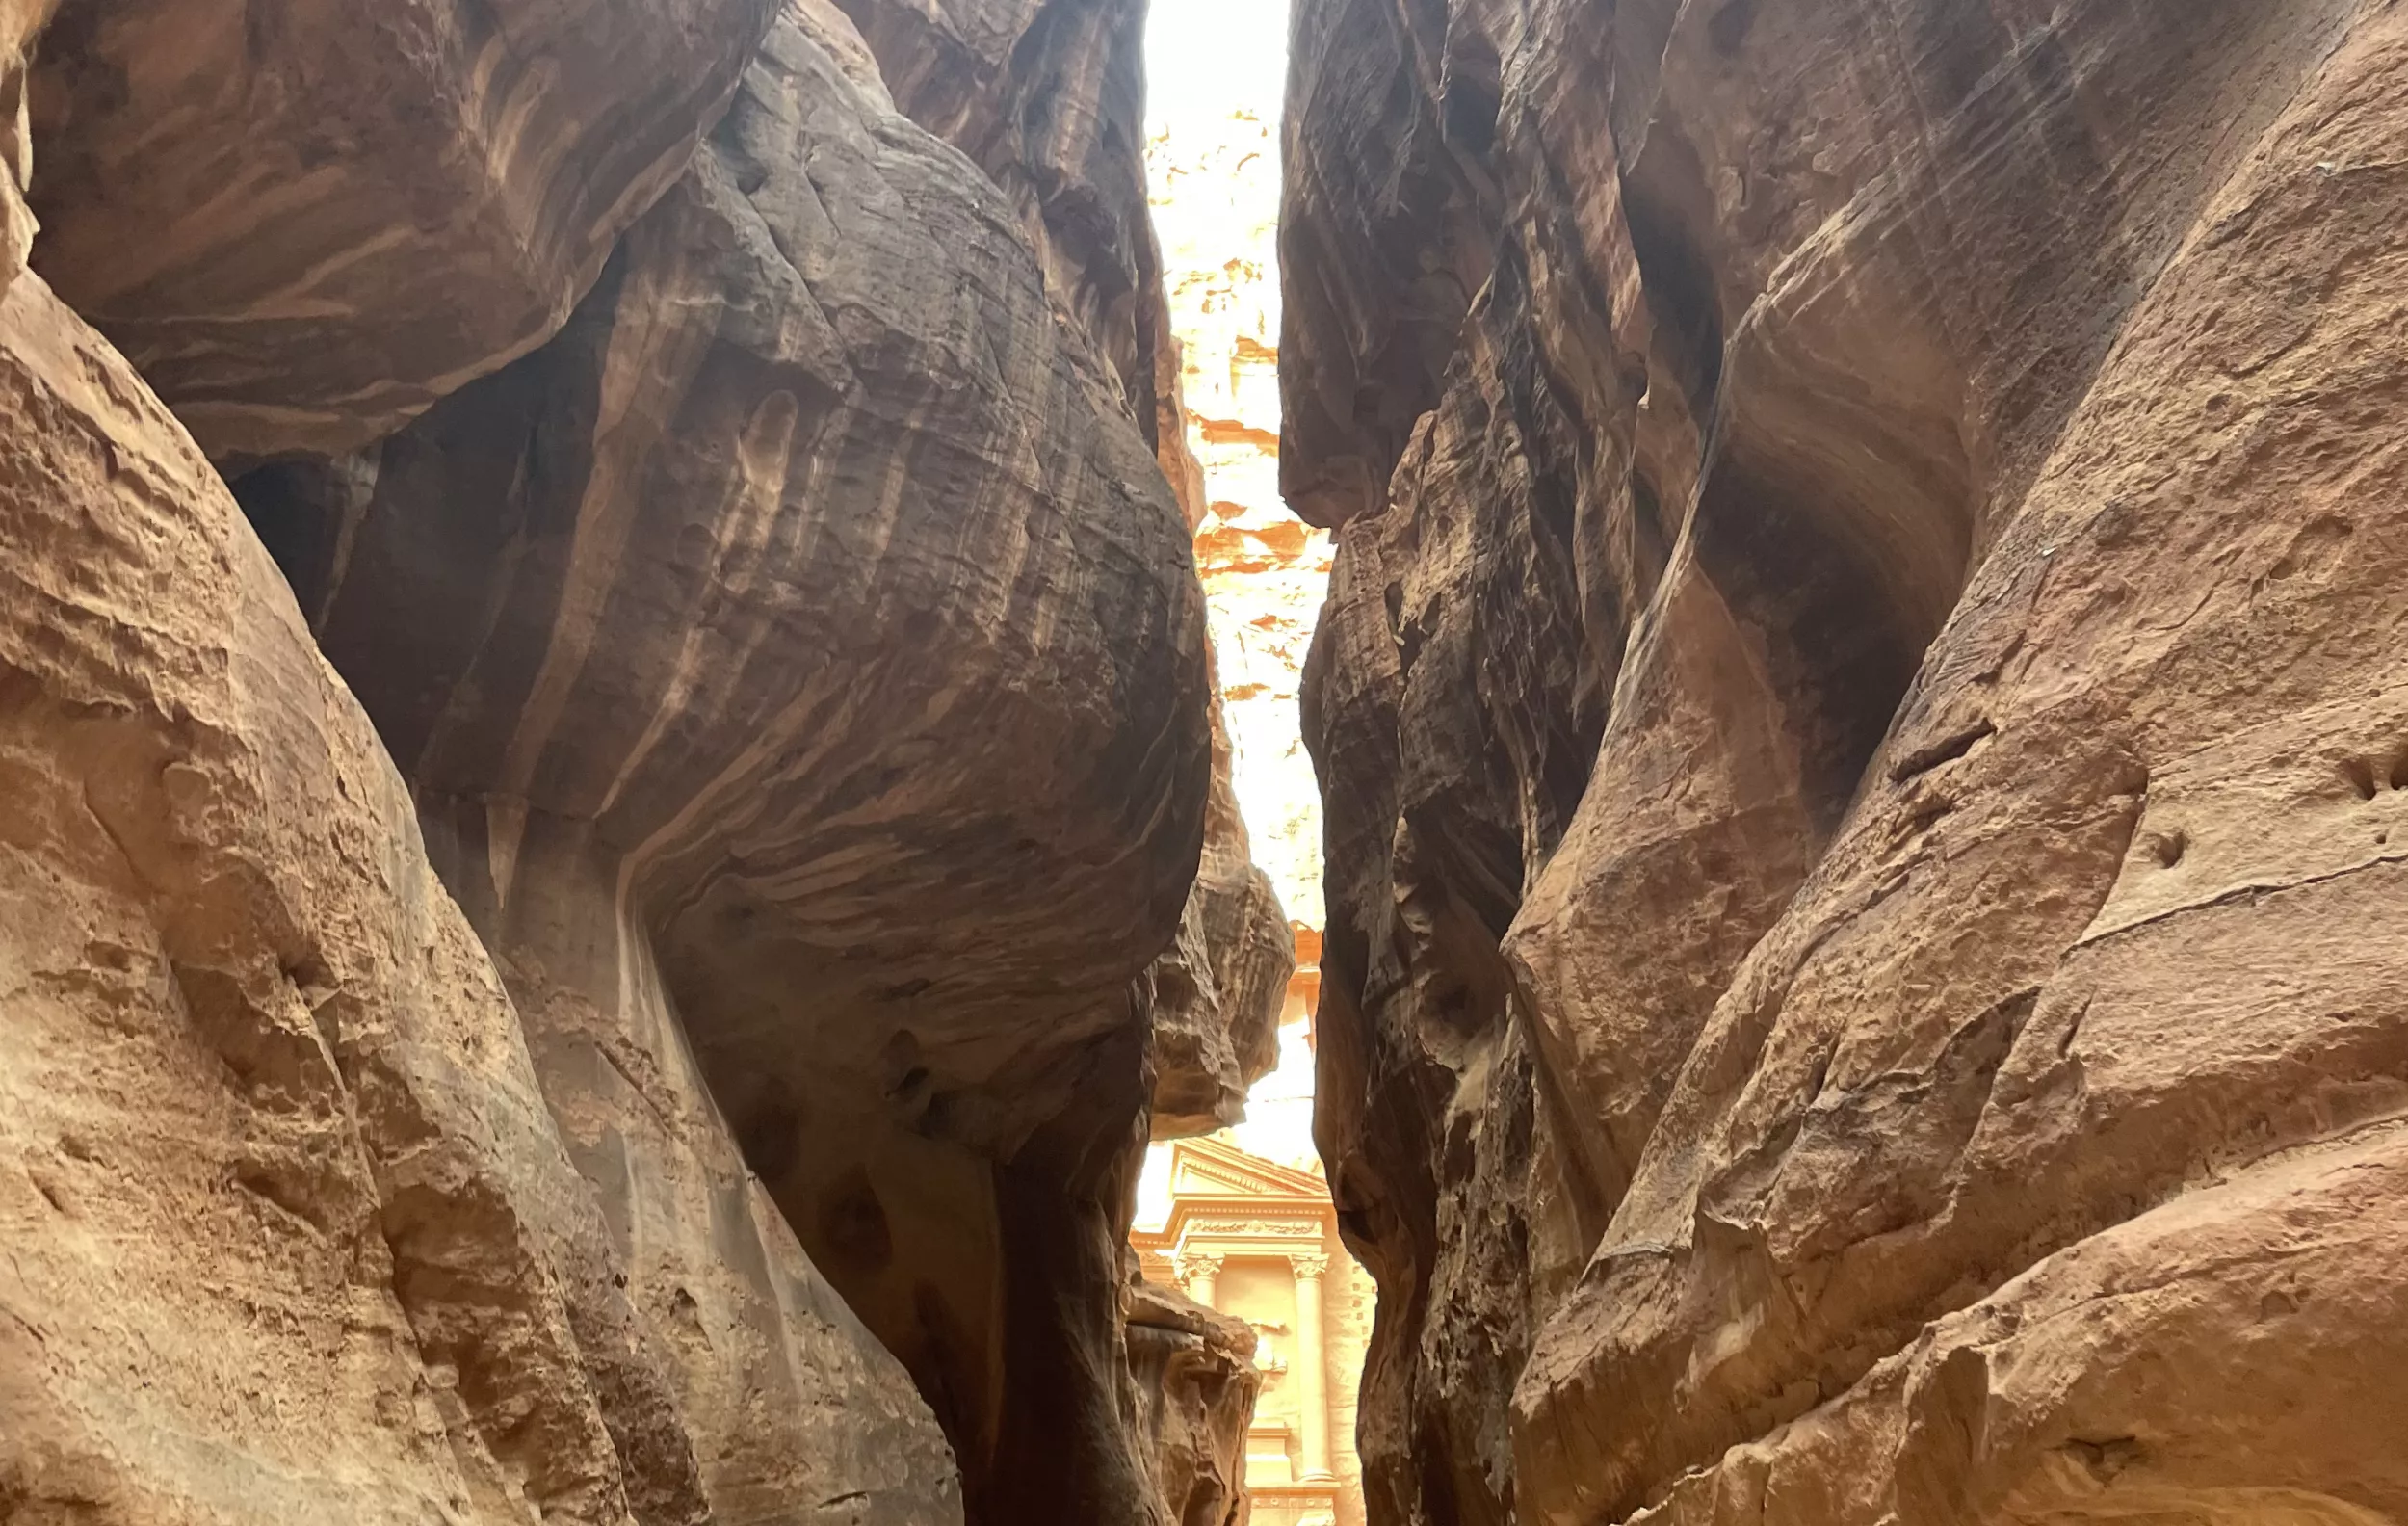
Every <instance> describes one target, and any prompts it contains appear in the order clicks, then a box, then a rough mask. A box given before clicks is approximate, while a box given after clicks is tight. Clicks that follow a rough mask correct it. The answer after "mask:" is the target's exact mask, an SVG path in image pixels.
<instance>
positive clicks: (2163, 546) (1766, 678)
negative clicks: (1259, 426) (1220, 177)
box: [1281, 0, 2408, 1526]
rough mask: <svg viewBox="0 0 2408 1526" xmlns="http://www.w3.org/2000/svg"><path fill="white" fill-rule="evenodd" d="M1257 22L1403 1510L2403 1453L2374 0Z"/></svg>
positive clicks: (1577, 1522)
mask: <svg viewBox="0 0 2408 1526" xmlns="http://www.w3.org/2000/svg"><path fill="white" fill-rule="evenodd" d="M1296 39H1297V46H1296V56H1295V59H1294V71H1293V74H1292V79H1291V96H1290V118H1289V121H1288V125H1287V137H1286V145H1285V146H1286V150H1287V154H1288V159H1289V170H1288V193H1287V202H1286V208H1285V222H1284V224H1283V228H1282V261H1283V267H1284V270H1285V273H1286V280H1287V313H1288V325H1287V330H1286V334H1285V337H1284V341H1283V345H1282V354H1281V365H1282V379H1283V385H1284V389H1285V394H1286V404H1287V415H1286V416H1287V418H1288V421H1289V425H1288V431H1287V434H1286V437H1285V439H1284V441H1283V454H1282V459H1281V468H1282V473H1283V481H1284V482H1285V484H1286V486H1287V488H1288V491H1289V493H1290V497H1291V501H1292V502H1293V503H1294V504H1295V505H1296V508H1297V509H1298V511H1299V512H1300V513H1304V514H1305V515H1306V517H1308V518H1311V519H1314V520H1316V521H1317V522H1323V523H1332V524H1336V525H1337V526H1338V527H1339V552H1338V563H1337V570H1336V576H1335V582H1334V585H1333V591H1332V594H1331V598H1330V603H1329V606H1328V608H1327V610H1326V612H1325V614H1324V620H1323V626H1322V636H1321V638H1320V640H1319V642H1318V644H1317V646H1316V650H1315V654H1314V659H1313V664H1312V670H1311V672H1310V673H1309V675H1308V685H1307V689H1308V692H1307V699H1306V703H1307V730H1308V735H1309V736H1310V737H1311V738H1312V740H1313V742H1314V746H1315V749H1316V756H1317V760H1318V762H1319V765H1320V768H1321V771H1322V780H1323V783H1324V786H1325V788H1326V790H1327V793H1328V798H1329V815H1328V823H1329V825H1328V869H1327V874H1328V887H1329V889H1328V895H1329V926H1328V931H1327V934H1326V943H1325V945H1324V952H1323V961H1322V967H1323V987H1322V988H1323V1005H1322V1027H1321V1034H1322V1046H1321V1051H1320V1052H1321V1058H1322V1112H1321V1119H1320V1130H1321V1135H1322V1148H1323V1151H1324V1153H1325V1155H1326V1157H1327V1158H1328V1160H1329V1161H1330V1163H1331V1167H1332V1180H1333V1186H1334V1189H1335V1192H1336V1196H1337V1199H1338V1202H1339V1205H1340V1208H1341V1211H1342V1215H1343V1222H1344V1223H1345V1224H1346V1225H1347V1227H1348V1235H1349V1239H1350V1242H1351V1243H1352V1244H1353V1245H1354V1246H1355V1247H1356V1249H1357V1250H1358V1252H1359V1253H1360V1254H1361V1255H1362V1256H1363V1258H1364V1259H1365V1261H1366V1264H1367V1265H1369V1266H1371V1267H1372V1268H1373V1270H1374V1273H1375V1274H1376V1275H1377V1276H1378V1277H1379V1279H1380V1283H1381V1297H1382V1305H1383V1306H1382V1311H1381V1318H1380V1323H1379V1328H1378V1332H1377V1335H1376V1337H1375V1340H1374V1352H1373V1355H1372V1357H1371V1362H1370V1367H1369V1370H1368V1371H1367V1375H1366V1387H1365V1395H1364V1401H1363V1404H1364V1408H1363V1449H1364V1453H1365V1460H1366V1468H1367V1478H1368V1481H1369V1487H1370V1489H1371V1492H1372V1496H1373V1513H1374V1519H1377V1520H1386V1521H1390V1522H1408V1521H1410V1522H1448V1523H1453V1522H1463V1521H1491V1522H1503V1521H1505V1520H1508V1519H1512V1520H1520V1521H1524V1522H1546V1523H1550V1526H1595V1523H1602V1522H1610V1521H1627V1520H1639V1519H1646V1520H1677V1521H1683V1522H1691V1521H1694V1522H1706V1521H1715V1522H1720V1521H1739V1520H1750V1521H1752V1520H1757V1519H1762V1518H1766V1517H1767V1516H1768V1515H1769V1516H1776V1517H1778V1518H1780V1519H1784V1520H1793V1521H1809V1522H1825V1521H1828V1522H1864V1523H1867V1526H1871V1523H1873V1522H1879V1521H1886V1520H1912V1521H1918V1522H1927V1521H1966V1522H1973V1521H2006V1520H2033V1519H2039V1518H2043V1517H2047V1518H2052V1519H2071V1518H2094V1517H2097V1518H2103V1517H2107V1516H2121V1517H2126V1518H2131V1517H2137V1516H2148V1517H2150V1518H2163V1519H2175V1518H2180V1519H2225V1518H2241V1517H2244V1516H2250V1517H2255V1516H2260V1515H2264V1516H2266V1517H2269V1518H2270V1517H2273V1516H2278V1515H2279V1516H2283V1517H2286V1518H2301V1519H2333V1520H2341V1519H2349V1520H2376V1519H2395V1518H2402V1517H2403V1516H2408V1475H2403V1474H2402V1473H2401V1471H2400V1469H2399V1465H2398V1462H2397V1460H2396V1449H2395V1448H2394V1447H2392V1446H2390V1445H2389V1444H2388V1443H2387V1442H2386V1441H2384V1440H2383V1439H2382V1437H2383V1436H2384V1435H2386V1434H2389V1432H2390V1431H2391V1430H2394V1429H2396V1427H2397V1425H2398V1424H2399V1423H2400V1420H2401V1416H2402V1414H2403V1412H2408V1411H2404V1410H2403V1405H2408V1399H2403V1396H2402V1392H2401V1390H2400V1388H2399V1385H2398V1383H2397V1381H2396V1380H2395V1378H2394V1377H2391V1376H2389V1374H2390V1373H2391V1371H2392V1369H2393V1367H2394V1366H2395V1364H2396V1362H2397V1359H2398V1353H2397V1350H2396V1347H2397V1337H2396V1331H2397V1329H2399V1328H2400V1326H2401V1320H2400V1317H2399V1316H2400V1313H2401V1311H2402V1309H2403V1306H2408V1278H2403V1276H2401V1274H2400V1272H2399V1270H2398V1267H2397V1255H2396V1248H2395V1247H2394V1246H2393V1245H2392V1244H2391V1243H2390V1242H2391V1239H2392V1236H2391V1234H2390V1231H2389V1230H2388V1228H2386V1227H2385V1226H2386V1225H2387V1224H2389V1223H2392V1222H2393V1221H2394V1220H2395V1219H2396V1218H2397V1217H2398V1213H2399V1204H2400V1196H2399V1195H2400V1191H2401V1188H2400V1179H2399V1176H2398V1171H2399V1165H2400V1159H2401V1156H2400V1151H2401V1148H2402V1145H2401V1141H2402V1139H2403V1138H2408V1136H2404V1135H2403V1134H2402V1132H2401V1130H2400V1126H2399V1120H2400V1118H2401V1117H2402V1114H2403V1110H2408V1086H2404V1085H2403V1081H2402V1076H2403V1075H2404V1074H2408V1070H2404V1069H2403V1064H2402V1061H2403V1056H2404V1055H2408V1008H2403V1007H2402V1005H2401V1003H2400V1001H2399V1000H2398V998H2397V997H2396V995H2395V993H2394V987H2396V985H2397V978H2398V967H2399V960H2398V959H2397V958H2396V957H2395V956H2394V954H2393V953H2392V952H2391V950H2392V948H2393V946H2394V940H2389V939H2386V938H2384V937H2382V936H2381V935H2380V934H2377V933H2375V932H2374V930H2376V929H2378V928H2381V927H2384V926H2387V925H2389V924H2390V923H2393V922H2395V921H2396V920H2397V918H2398V916H2399V914H2400V912H2401V910H2402V909H2403V907H2408V881H2403V879H2402V874H2403V870H2402V866H2401V864H2400V862H2399V849H2398V846H2397V842H2396V840H2395V839H2396V837H2397V834H2398V831H2399V830H2400V824H2399V822H2398V821H2397V820H2396V819H2395V818H2396V816H2397V809H2396V806H2397V802H2400V801H2402V800H2408V795H2403V794H2402V793H2401V792H2400V790H2399V788H2398V787H2397V786H2398V785H2400V784H2401V783H2402V782H2404V781H2408V773H2404V772H2403V770H2402V768H2401V766H2400V756H2401V753H2400V746H2399V743H2398V741H2397V736H2398V732H2399V730H2400V726H2401V724H2402V719H2401V715H2400V710H2399V702H2398V695H2397V690H2396V682H2395V679H2396V674H2395V671H2394V669H2395V662H2394V661H2393V659H2392V656H2391V653H2392V652H2393V651H2395V649H2396V648H2397V646H2398V643H2399V639H2400V635H2401V632H2402V629H2403V625H2404V624H2408V600H2404V599H2403V596H2402V593H2401V578H2400V568H2401V566H2403V564H2404V563H2408V539H2403V535H2404V534H2408V532H2403V528H2402V527H2403V524H2408V517H2404V516H2403V513H2402V512H2401V505H2402V503H2403V502H2404V501H2408V499H2404V498H2403V488H2404V487H2408V484H2404V483H2403V480H2402V477H2401V460H2400V457H2399V452H2398V448H2397V444H2396V436H2397V434H2398V427H2399V423H2400V402H2399V399H2398V397H2397V396H2396V389H2395V388H2394V387H2392V386H2391V385H2390V384H2389V383H2388V382H2387V381H2384V380H2383V379H2384V378H2385V377H2386V376H2388V375H2389V373H2390V372H2391V371H2392V370H2394V369H2395V368H2396V366H2397V364H2398V361H2399V359H2400V353H2401V345H2402V342H2403V341H2402V332H2403V330H2402V328H2401V322H2402V316H2403V308H2402V298H2401V296H2400V290H2401V282H2400V276H2401V270H2402V258H2403V256H2402V253H2401V250H2400V248H2399V245H2398V241H2397V240H2396V238H2395V237H2394V236H2392V234H2391V233H2390V232H2389V229H2391V228H2392V226H2393V225H2394V224H2395V223H2396V221H2397V220H2398V218H2399V216H2400V214H2401V211H2402V201H2403V198H2408V179H2403V178H2402V175H2401V171H2399V169H2398V163H2399V162H2400V161H2401V160H2402V159H2403V157H2408V155H2404V154H2403V143H2408V116H2404V115H2403V114H2402V112H2401V111H2400V108H2399V102H2400V101H2401V99H2402V98H2403V97H2402V93H2401V92H2402V87H2403V84H2408V22H2404V21H2403V18H2402V17H2401V15H2400V14H2399V13H2398V12H2397V10H2396V8H2395V7H2390V6H2384V5H2374V4H2357V3H2354V0H2298V3H2287V4H2277V5H2249V6H2242V5H2211V6H2207V7H2198V8H2189V9H2186V10H2184V11H2183V12H2182V13H2179V14H2177V13H2173V12H2171V11H2161V10H2155V9H2151V8H2146V7H2129V6H2122V5H2112V4H2075V5H2061V6H2048V7H2041V6H2020V5H2006V4H1996V5H1983V6H1973V7H1966V6H1955V5H1944V4H1939V3H1928V4H1922V3H1919V4H1910V5H1906V6H1903V7H1900V6H1896V5H1881V6H1872V5H1856V4H1837V5H1814V6H1808V5H1803V4H1788V3H1781V0H1741V3H1737V4H1727V5H1719V6H1712V7H1709V6H1677V5H1672V4H1655V3H1621V4H1573V3H1563V4H1553V3H1549V4H1541V5H1538V6H1535V7H1532V8H1528V9H1526V10H1524V11H1521V12H1518V13H1508V12H1505V11H1503V10H1500V9H1498V8H1493V7H1484V6H1479V5H1472V4H1464V5H1456V6H1450V7H1438V6H1426V7H1419V8H1408V9H1406V10H1404V11H1395V10H1383V9H1380V8H1376V7H1363V6H1356V5H1352V4H1348V3H1345V0H1306V3H1305V4H1304V5H1303V6H1302V7H1301V8H1300V10H1299V12H1298V16H1297V32H1296Z"/></svg>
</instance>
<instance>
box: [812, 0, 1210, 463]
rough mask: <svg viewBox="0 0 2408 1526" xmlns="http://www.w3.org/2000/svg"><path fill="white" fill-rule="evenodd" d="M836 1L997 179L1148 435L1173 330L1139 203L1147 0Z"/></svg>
mask: <svg viewBox="0 0 2408 1526" xmlns="http://www.w3.org/2000/svg"><path fill="white" fill-rule="evenodd" d="M839 3H840V4H842V5H843V8H844V11H845V13H846V14H847V15H849V16H851V18H852V20H853V23H854V24H855V26H857V27H858V28H859V29H860V33H861V36H862V38H863V39H865V40H866V41H867V43H868V45H869V47H870V49H871V51H872V53H873V54H875V55H876V57H877V64H878V68H879V71H880V73H881V75H882V76H883V78H884V80H885V82H886V86H887V89H888V90H889V91H890V92H892V94H893V97H894V101H895V104H896V106H897V107H898V108H900V109H901V110H902V111H903V114H904V115H906V116H908V117H909V118H911V119H912V120H913V121H916V122H918V123H919V124H920V125H921V126H923V127H926V128H927V129H928V130H929V131H930V132H932V133H934V134H936V135H937V136H938V137H940V138H942V139H944V140H945V141H946V142H947V143H950V144H952V145H955V147H957V148H959V149H960V150H961V151H962V152H963V153H966V154H968V155H969V156H970V157H971V159H973V160H974V161H976V162H977V164H978V166H979V168H981V169H982V170H984V171H986V173H987V176H988V178H990V179H992V180H993V181H994V182H995V184H996V185H997V186H999V187H1001V188H1002V190H1003V192H1004V194H1005V197H1007V198H1008V200H1009V202H1010V204H1011V206H1012V208H1013V210H1014V212H1015V213H1016V214H1017V215H1018V217H1019V219H1020V222H1021V225H1022V227H1023V229H1024V230H1025V231H1026V232H1027V234H1028V236H1029V242H1030V244H1031V246H1032V247H1033V248H1034V249H1035V250H1036V251H1037V255H1038V259H1039V261H1040V263H1042V264H1043V266H1044V268H1045V282H1046V288H1047V290H1048V292H1049V293H1050V294H1051V295H1052V297H1053V300H1054V302H1055V303H1056V304H1057V305H1058V306H1059V307H1060V309H1061V311H1062V312H1063V313H1064V314H1065V315H1066V316H1067V317H1069V319H1070V320H1071V321H1072V322H1073V323H1075V324H1077V325H1078V326H1079V327H1080V328H1081V329H1085V330H1086V333H1087V335H1088V337H1089V338H1090V339H1091V340H1093V342H1094V344H1095V348H1096V351H1097V353H1098V354H1099V355H1101V356H1102V357H1103V359H1104V362H1105V364H1106V365H1107V366H1108V367H1109V368H1110V370H1111V372H1112V376H1113V377H1114V378H1115V379H1116V380H1117V381H1118V382H1119V383H1120V385H1121V387H1122V389H1123V392H1124V395H1125V396H1126V397H1127V399H1128V403H1129V410H1130V412H1131V413H1132V414H1133V415H1134V416H1135V417H1136V418H1137V419H1138V421H1139V425H1140V427H1141V428H1143V429H1145V430H1146V431H1148V432H1149V433H1148V436H1147V437H1148V439H1149V440H1153V439H1155V438H1156V437H1157V436H1156V434H1154V433H1153V432H1154V431H1155V430H1156V429H1157V417H1158V408H1159V407H1161V406H1171V405H1172V399H1171V398H1170V396H1169V395H1168V393H1167V392H1166V391H1165V390H1164V389H1163V388H1162V386H1161V384H1160V381H1161V377H1162V375H1163V373H1162V369H1161V368H1162V367H1163V365H1164V363H1165V359H1166V357H1168V356H1169V355H1170V353H1171V352H1172V350H1173V349H1174V348H1175V346H1176V343H1177V341H1176V340H1175V339H1174V338H1173V337H1172V336H1171V333H1170V329H1169V323H1168V319H1167V316H1166V314H1165V310H1164V307H1163V296H1162V261H1161V257H1160V254H1159V252H1158V251H1157V249H1156V246H1155V241H1154V227H1153V224H1152V222H1151V220H1150V219H1149V218H1148V217H1147V215H1146V205H1145V74H1144V40H1145V39H1144V33H1145V0H839ZM1177 374H1178V373H1177V367H1176V364H1175V361H1173V362H1172V363H1171V367H1170V370H1169V371H1168V373H1167V375H1168V376H1170V377H1176V375H1177Z"/></svg>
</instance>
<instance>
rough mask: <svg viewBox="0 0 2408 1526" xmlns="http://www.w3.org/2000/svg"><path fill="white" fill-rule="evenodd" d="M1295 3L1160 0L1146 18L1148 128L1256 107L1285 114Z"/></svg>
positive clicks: (1150, 131) (1274, 116) (1273, 116)
mask: <svg viewBox="0 0 2408 1526" xmlns="http://www.w3.org/2000/svg"><path fill="white" fill-rule="evenodd" d="M1287 75H1288V5H1287V0H1153V5H1152V8H1151V11H1150V13H1148V15H1147V18H1146V23H1145V132H1146V136H1147V137H1149V138H1150V137H1152V136H1153V135H1154V134H1156V133H1158V132H1160V131H1162V130H1163V129H1164V128H1165V126H1167V127H1170V128H1173V129H1174V130H1175V129H1177V128H1178V127H1180V126H1181V125H1183V124H1185V123H1189V122H1196V121H1204V120H1210V119H1213V118H1222V117H1226V116H1228V115H1229V114H1230V113H1231V112H1233V111H1252V112H1254V113H1256V114H1257V115H1258V116H1260V117H1261V118H1263V120H1265V121H1267V122H1276V121H1277V120H1278V118H1279V102H1280V97H1281V93H1282V92H1283V91H1284V89H1285V87H1286V83H1287Z"/></svg>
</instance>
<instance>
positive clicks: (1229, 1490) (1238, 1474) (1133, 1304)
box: [1128, 1280, 1263, 1526]
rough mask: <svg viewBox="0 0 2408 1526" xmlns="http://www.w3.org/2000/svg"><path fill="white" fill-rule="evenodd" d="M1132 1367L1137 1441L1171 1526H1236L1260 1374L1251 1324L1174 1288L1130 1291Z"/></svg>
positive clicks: (1138, 1285) (1141, 1286) (1136, 1286)
mask: <svg viewBox="0 0 2408 1526" xmlns="http://www.w3.org/2000/svg"><path fill="white" fill-rule="evenodd" d="M1128 1320H1129V1364H1130V1367H1131V1369H1132V1371H1133V1372H1134V1373H1135V1374H1136V1377H1137V1393H1138V1407H1139V1408H1138V1415H1139V1432H1140V1434H1142V1435H1143V1436H1144V1437H1145V1438H1146V1441H1147V1443H1148V1445H1149V1446H1150V1448H1151V1449H1152V1452H1153V1455H1154V1460H1155V1463H1154V1465H1155V1470H1156V1472H1155V1476H1156V1478H1157V1480H1158V1482H1159V1487H1160V1489H1161V1493H1162V1497H1163V1502H1164V1504H1165V1506H1167V1507H1168V1508H1169V1511H1170V1516H1169V1518H1170V1519H1171V1520H1172V1521H1174V1522H1176V1523H1177V1526H1236V1523H1238V1522H1239V1521H1241V1520H1242V1519H1243V1511H1244V1508H1245V1500H1244V1487H1245V1452H1246V1447H1245V1437H1246V1427H1247V1424H1248V1423H1249V1422H1250V1421H1251V1420H1252V1419H1253V1418H1254V1400H1255V1395H1256V1394H1257V1392H1258V1391H1259V1390H1260V1389H1261V1387H1262V1381H1263V1380H1262V1375H1261V1374H1260V1373H1259V1372H1257V1371H1256V1370H1255V1367H1254V1346H1255V1335H1254V1329H1253V1327H1251V1326H1249V1325H1248V1324H1246V1322H1245V1321H1243V1320H1242V1319H1236V1318H1233V1317H1231V1316H1229V1315H1226V1314H1217V1313H1215V1312H1214V1311H1213V1310H1211V1309H1208V1308H1206V1307H1204V1306H1203V1305H1202V1304H1200V1303H1197V1302H1194V1301H1193V1300H1191V1299H1190V1298H1188V1297H1187V1296H1186V1295H1185V1294H1183V1293H1180V1292H1178V1291H1177V1290H1175V1289H1172V1288H1165V1287H1157V1286H1155V1285H1154V1284H1153V1283H1151V1282H1146V1281H1142V1280H1139V1281H1134V1282H1132V1283H1131V1284H1130V1285H1129V1296H1128Z"/></svg>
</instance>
